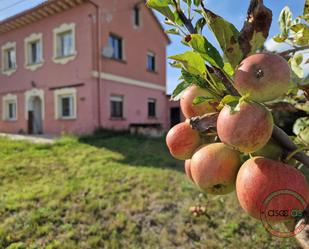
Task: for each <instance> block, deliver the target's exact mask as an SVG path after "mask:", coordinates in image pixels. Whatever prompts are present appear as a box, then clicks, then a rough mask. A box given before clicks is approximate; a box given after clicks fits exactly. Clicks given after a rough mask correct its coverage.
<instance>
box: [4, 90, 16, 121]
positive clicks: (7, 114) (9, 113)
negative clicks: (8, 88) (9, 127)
mask: <svg viewBox="0 0 309 249" xmlns="http://www.w3.org/2000/svg"><path fill="white" fill-rule="evenodd" d="M3 120H8V121H16V120H17V96H16V95H12V94H8V95H6V96H4V97H3Z"/></svg>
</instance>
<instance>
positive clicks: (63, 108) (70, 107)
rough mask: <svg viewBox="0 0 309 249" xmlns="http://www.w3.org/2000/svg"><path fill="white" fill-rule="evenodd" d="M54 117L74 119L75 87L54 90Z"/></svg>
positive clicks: (75, 106) (75, 107)
mask: <svg viewBox="0 0 309 249" xmlns="http://www.w3.org/2000/svg"><path fill="white" fill-rule="evenodd" d="M55 104H56V105H55V118H56V119H75V118H76V116H77V115H76V113H77V110H76V109H77V105H76V89H75V88H63V89H59V90H56V91H55Z"/></svg>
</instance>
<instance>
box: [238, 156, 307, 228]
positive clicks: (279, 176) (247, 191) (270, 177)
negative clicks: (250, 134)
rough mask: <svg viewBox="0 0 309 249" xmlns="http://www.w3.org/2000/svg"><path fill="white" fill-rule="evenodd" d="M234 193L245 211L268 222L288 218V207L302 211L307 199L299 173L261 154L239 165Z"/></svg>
mask: <svg viewBox="0 0 309 249" xmlns="http://www.w3.org/2000/svg"><path fill="white" fill-rule="evenodd" d="M286 190H288V191H286ZM284 191H285V192H284ZM236 192H237V197H238V200H239V203H240V205H241V207H242V208H243V209H244V210H245V211H246V212H247V213H249V214H250V215H251V216H252V217H254V218H256V219H264V220H265V219H266V220H267V221H268V222H276V221H283V220H290V219H292V218H293V217H292V216H291V214H292V213H291V212H292V210H296V209H297V210H304V205H305V206H306V204H307V203H308V201H309V186H308V183H307V181H306V178H305V177H304V175H303V174H302V173H301V172H299V171H298V170H297V169H295V168H294V167H292V166H289V165H287V164H284V163H282V162H279V161H274V160H271V159H267V158H264V157H254V158H251V159H249V160H248V161H246V162H245V163H244V164H243V165H242V166H241V168H240V170H239V172H238V175H237V180H236ZM266 198H268V199H266ZM298 198H300V199H298ZM302 201H303V202H304V203H302ZM281 210H287V211H281ZM286 214H288V215H286Z"/></svg>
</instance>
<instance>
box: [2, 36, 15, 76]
mask: <svg viewBox="0 0 309 249" xmlns="http://www.w3.org/2000/svg"><path fill="white" fill-rule="evenodd" d="M10 49H13V50H14V51H15V68H10V69H7V68H6V66H7V65H6V64H7V61H6V58H5V56H6V51H7V50H10ZM1 53H2V56H1V64H2V66H1V71H2V74H4V75H7V76H11V75H12V74H13V73H15V72H16V70H17V52H16V42H7V43H6V44H4V45H3V46H2V47H1Z"/></svg>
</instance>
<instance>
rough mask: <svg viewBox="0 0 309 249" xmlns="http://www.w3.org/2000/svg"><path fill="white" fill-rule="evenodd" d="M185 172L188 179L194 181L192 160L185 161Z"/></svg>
mask: <svg viewBox="0 0 309 249" xmlns="http://www.w3.org/2000/svg"><path fill="white" fill-rule="evenodd" d="M185 172H186V175H187V177H188V178H189V179H190V180H191V181H193V179H192V175H191V160H190V159H187V160H186V161H185Z"/></svg>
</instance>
